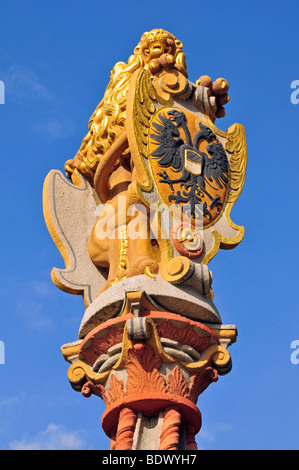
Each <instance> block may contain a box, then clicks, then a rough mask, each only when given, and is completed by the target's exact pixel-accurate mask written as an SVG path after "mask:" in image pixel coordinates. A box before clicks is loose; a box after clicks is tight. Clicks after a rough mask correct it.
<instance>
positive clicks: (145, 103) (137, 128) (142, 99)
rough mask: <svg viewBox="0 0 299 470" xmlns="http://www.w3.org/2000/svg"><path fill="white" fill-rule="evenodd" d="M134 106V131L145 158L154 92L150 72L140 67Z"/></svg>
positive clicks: (153, 105)
mask: <svg viewBox="0 0 299 470" xmlns="http://www.w3.org/2000/svg"><path fill="white" fill-rule="evenodd" d="M135 90H136V92H135V96H134V105H133V106H134V108H133V112H134V114H135V117H136V119H134V132H135V137H136V140H137V144H138V148H139V152H140V154H141V155H142V156H143V157H145V158H147V157H148V154H147V138H148V130H149V121H150V118H151V116H152V114H153V113H154V112H155V104H154V100H155V99H156V92H155V90H154V88H153V85H152V80H151V74H150V73H149V72H148V71H146V70H144V69H142V70H141V72H140V73H139V75H138V78H137V81H136V85H135Z"/></svg>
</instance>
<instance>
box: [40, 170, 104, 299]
mask: <svg viewBox="0 0 299 470" xmlns="http://www.w3.org/2000/svg"><path fill="white" fill-rule="evenodd" d="M77 177H78V185H74V184H73V183H71V182H70V181H68V180H67V179H66V178H65V177H64V176H63V174H62V173H61V172H60V171H58V170H51V171H50V172H49V174H48V175H47V177H46V179H45V182H44V188H43V211H44V217H45V222H46V225H47V227H48V230H49V232H50V235H51V237H52V239H53V241H54V243H55V244H56V246H57V248H58V249H59V252H60V254H61V256H62V258H63V260H64V263H65V269H59V268H53V269H52V272H51V277H52V281H53V282H54V284H55V285H56V286H57V287H59V289H61V290H63V291H65V292H68V293H70V294H82V295H83V299H84V303H85V305H86V306H88V305H89V304H90V303H91V302H92V301H93V300H94V298H95V297H96V295H97V294H98V293H99V292H100V290H101V288H102V286H103V285H104V283H105V282H106V277H105V276H104V273H103V274H102V272H101V271H100V270H99V269H97V268H96V266H95V265H94V264H93V263H92V261H91V259H90V258H89V256H88V251H87V244H88V239H89V234H90V232H91V229H92V227H93V225H94V223H95V221H96V220H97V215H96V209H97V207H98V205H99V204H100V201H99V199H98V197H97V195H96V192H95V191H94V189H93V188H92V187H91V186H90V185H89V184H88V183H87V181H86V180H85V178H84V177H83V176H81V175H80V174H79V173H78V174H77Z"/></svg>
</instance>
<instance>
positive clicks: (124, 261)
mask: <svg viewBox="0 0 299 470" xmlns="http://www.w3.org/2000/svg"><path fill="white" fill-rule="evenodd" d="M119 235H120V253H119V263H118V265H119V267H120V268H121V269H127V268H128V256H127V250H128V233H127V226H126V225H122V226H121V227H119Z"/></svg>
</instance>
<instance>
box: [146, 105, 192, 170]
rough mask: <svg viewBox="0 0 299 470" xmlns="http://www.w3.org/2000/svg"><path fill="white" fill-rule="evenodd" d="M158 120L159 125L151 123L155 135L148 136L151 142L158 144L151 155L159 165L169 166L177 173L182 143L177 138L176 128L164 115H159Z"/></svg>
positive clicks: (181, 140) (180, 161)
mask: <svg viewBox="0 0 299 470" xmlns="http://www.w3.org/2000/svg"><path fill="white" fill-rule="evenodd" d="M159 119H160V123H161V124H158V123H157V122H154V123H153V127H154V129H155V131H156V133H155V134H150V137H151V138H152V139H153V140H155V141H156V142H159V146H158V147H157V149H156V150H155V151H154V152H152V154H151V155H152V156H153V157H155V158H157V159H158V163H159V165H161V166H163V167H165V168H168V167H170V166H171V167H172V168H173V170H175V171H179V170H181V169H182V159H181V154H180V147H181V145H182V144H184V141H183V139H181V138H180V137H179V135H180V133H179V130H178V128H177V127H176V126H175V125H174V124H173V122H172V121H171V120H170V119H169V118H167V117H166V116H165V115H164V113H162V112H161V113H160V114H159Z"/></svg>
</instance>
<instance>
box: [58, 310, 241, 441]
mask: <svg viewBox="0 0 299 470" xmlns="http://www.w3.org/2000/svg"><path fill="white" fill-rule="evenodd" d="M235 336H236V329H235V328H233V327H231V326H230V327H226V326H225V325H221V326H220V325H218V327H213V326H212V325H210V326H209V327H207V326H206V325H204V324H201V323H199V322H196V321H193V320H190V319H187V318H184V317H181V316H180V315H176V314H171V313H168V312H167V313H166V312H157V311H142V312H141V315H140V316H136V315H135V316H134V315H133V314H132V313H127V314H125V315H122V316H120V317H117V318H114V319H112V320H108V321H107V322H105V323H103V324H101V325H100V326H99V327H97V328H95V329H93V330H92V331H91V332H90V333H89V334H88V335H87V336H86V337H85V338H84V340H82V341H79V342H78V343H77V344H76V345H75V346H74V347H73V350H71V347H70V345H66V346H65V347H63V348H62V352H63V354H64V356H65V359H66V360H68V361H69V362H72V365H71V366H70V368H69V371H68V378H69V380H70V383H71V385H72V386H73V388H74V389H75V390H77V391H81V392H82V394H83V395H84V396H85V397H89V396H90V395H91V394H94V395H97V396H99V397H101V398H102V399H103V400H104V402H105V405H106V407H107V409H106V411H105V412H104V414H103V418H102V426H103V429H104V431H105V433H106V434H107V435H108V436H109V437H110V439H111V448H112V449H115V450H117V449H127V450H128V449H134V448H135V449H136V448H142V445H141V447H140V444H139V447H138V445H137V444H136V443H137V441H138V442H140V441H141V442H142V439H140V438H138V436H137V434H138V432H140V431H138V430H137V427H136V421H137V419H139V420H140V419H141V418H140V417H143V418H142V419H152V418H154V417H157V418H158V416H159V417H160V418H159V420H158V421H159V423H158V424H157V426H156V429H155V433H156V434H157V433H158V434H159V442H158V444H159V445H158V446H157V447H155V448H159V449H162V450H166V449H168V450H175V449H195V448H196V443H195V435H196V434H197V433H198V431H199V430H200V427H201V413H200V411H199V409H198V408H197V406H196V402H197V399H198V396H199V395H200V394H201V393H202V392H203V391H204V390H205V389H206V388H207V387H208V386H209V385H210V384H211V383H212V382H216V381H217V380H218V375H224V374H226V373H228V372H229V371H230V368H231V358H230V355H229V353H228V351H227V349H226V347H224V346H223V345H225V346H227V345H229V344H231V343H232V342H234V341H235ZM173 338H175V340H174V339H173ZM75 350H76V351H75ZM74 353H75V354H74ZM139 437H140V436H139Z"/></svg>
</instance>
